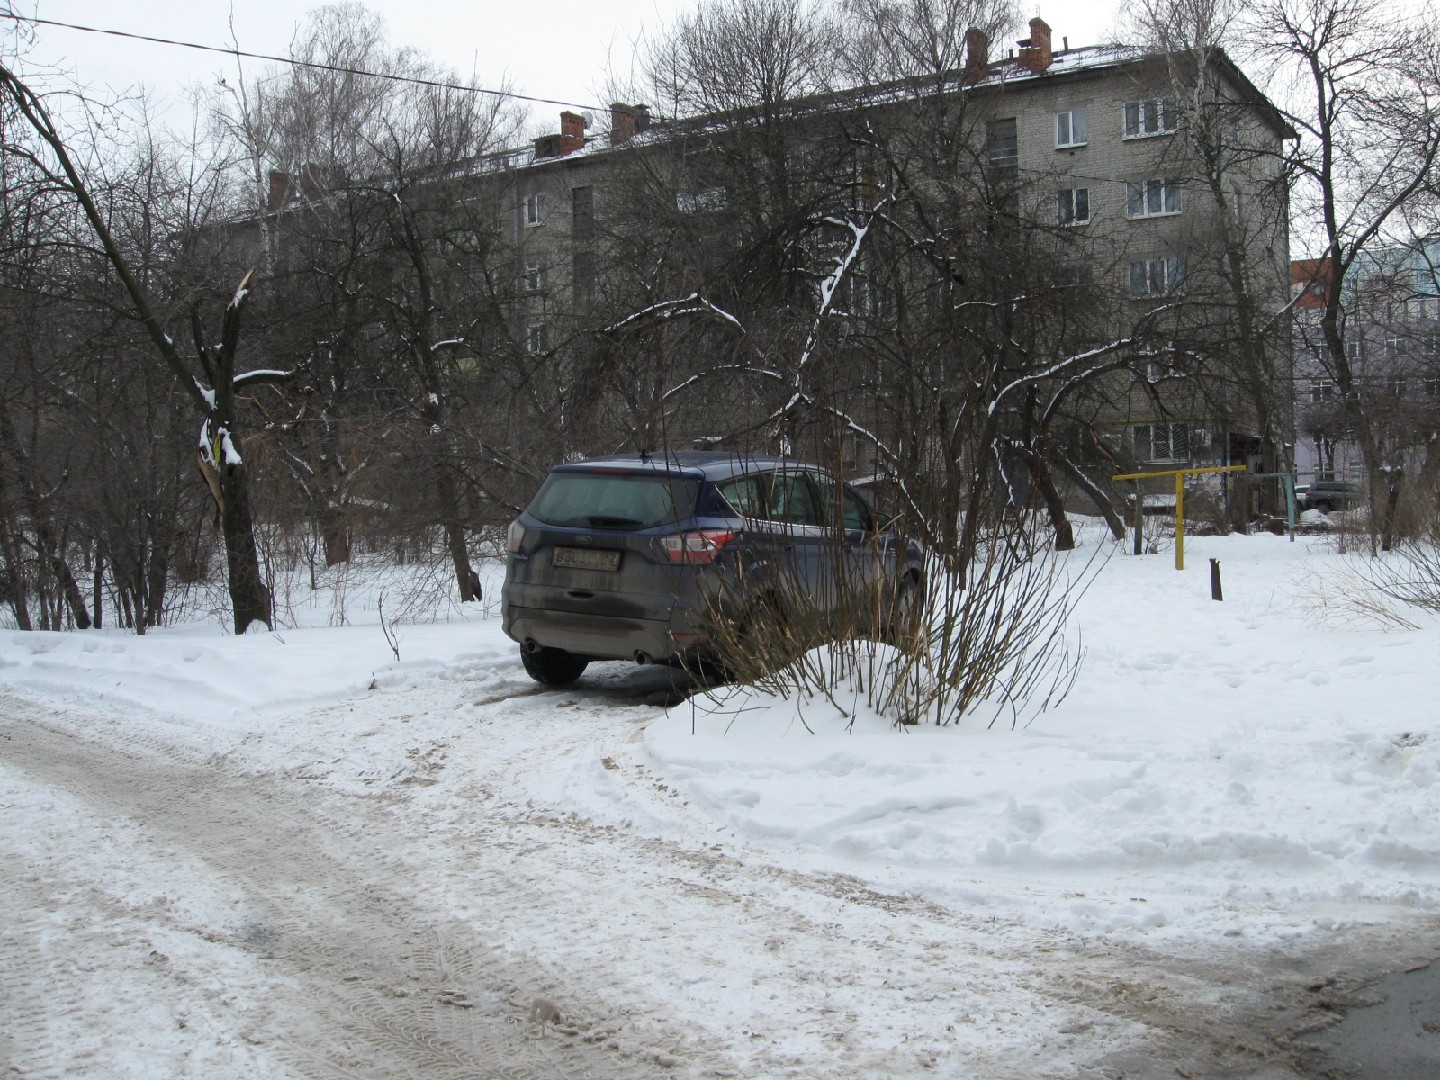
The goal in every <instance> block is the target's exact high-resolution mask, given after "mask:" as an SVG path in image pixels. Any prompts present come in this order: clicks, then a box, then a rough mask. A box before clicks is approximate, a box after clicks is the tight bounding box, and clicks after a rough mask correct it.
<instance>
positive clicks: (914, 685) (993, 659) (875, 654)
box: [707, 522, 1102, 725]
mask: <svg viewBox="0 0 1440 1080" xmlns="http://www.w3.org/2000/svg"><path fill="white" fill-rule="evenodd" d="M1047 540H1048V534H1047V532H1046V530H1044V529H1043V528H1032V527H1031V526H1030V524H1029V523H1026V522H1007V523H1006V525H1005V527H1004V528H1003V529H1001V530H999V531H996V532H995V533H993V534H992V535H991V536H989V537H988V538H987V539H986V540H985V542H984V543H983V544H982V545H981V546H980V548H979V550H978V553H977V557H976V559H974V560H973V561H972V562H971V564H970V565H969V566H968V567H967V568H965V569H964V570H961V569H960V568H958V567H956V566H955V565H954V564H952V563H949V562H947V561H946V560H944V559H940V558H933V557H932V558H930V559H929V560H928V561H927V564H926V569H925V574H924V576H923V580H915V581H912V582H910V584H909V585H908V586H906V587H903V588H901V589H894V588H887V587H877V586H875V585H874V584H872V583H869V582H865V581H863V580H861V579H860V575H859V574H858V573H856V572H854V568H853V567H850V568H849V570H850V572H848V573H847V572H845V570H846V569H847V568H845V567H836V568H833V569H834V570H835V571H836V572H835V573H834V574H833V576H831V577H828V578H826V580H825V581H824V582H823V583H822V587H821V588H819V589H816V588H807V587H802V583H799V582H795V581H774V582H773V583H772V584H773V586H774V587H773V588H771V589H767V590H766V591H765V592H764V593H762V594H761V597H762V598H761V599H760V600H758V601H757V600H755V599H753V598H752V599H750V600H748V601H747V603H746V605H745V606H743V607H741V606H739V605H738V603H737V601H736V594H735V592H733V591H731V592H722V594H721V595H719V596H717V598H716V602H715V603H714V604H713V606H712V610H711V612H710V613H708V614H707V618H708V620H709V625H710V634H711V637H712V639H713V640H714V641H715V642H716V657H715V658H714V659H715V662H717V663H718V664H719V665H720V666H721V667H722V668H723V669H724V671H725V672H726V674H727V675H729V676H730V677H731V678H733V679H734V680H735V681H737V682H739V683H742V684H745V685H749V686H751V687H754V688H755V689H758V690H760V691H762V692H763V693H766V694H769V695H772V696H775V697H780V698H784V699H790V698H804V697H818V698H822V699H827V700H829V701H830V702H831V704H833V705H835V707H836V708H837V709H840V710H841V711H842V712H843V711H848V710H847V709H846V703H844V702H840V701H837V700H836V692H837V688H838V687H839V686H840V685H841V684H845V685H848V686H851V687H853V688H855V689H856V690H858V692H859V693H860V694H861V695H863V698H864V703H865V704H866V705H868V706H869V707H870V708H871V709H874V710H875V711H877V712H879V713H880V714H881V715H884V716H887V717H890V718H892V719H893V720H894V721H895V722H896V723H897V724H918V723H933V724H941V725H943V724H952V723H957V722H959V721H960V720H961V719H962V718H964V717H967V716H970V715H972V714H975V713H983V712H987V711H988V712H989V714H990V718H989V722H990V723H991V724H993V723H994V722H995V721H996V720H997V719H998V718H1000V717H1001V716H1003V715H1007V714H1008V716H1009V718H1010V722H1011V724H1012V725H1013V724H1015V723H1016V722H1017V721H1018V720H1019V719H1020V718H1021V717H1022V716H1024V715H1026V714H1027V713H1028V714H1035V713H1039V712H1042V711H1044V710H1045V709H1046V708H1048V707H1049V706H1050V705H1052V704H1056V703H1058V702H1059V701H1060V700H1061V699H1063V697H1064V696H1065V694H1066V693H1068V691H1069V689H1070V687H1071V686H1072V685H1073V683H1074V680H1075V676H1076V675H1077V674H1078V671H1079V665H1080V660H1081V657H1082V651H1083V650H1081V649H1080V648H1079V645H1078V641H1075V642H1072V640H1071V638H1070V637H1069V635H1068V634H1067V624H1068V620H1069V616H1070V614H1071V612H1072V611H1073V610H1074V607H1075V605H1076V603H1077V602H1078V601H1079V599H1080V597H1081V596H1082V595H1083V593H1084V590H1085V587H1086V586H1087V585H1088V583H1089V581H1090V580H1091V579H1092V578H1093V576H1094V573H1095V570H1096V569H1097V565H1096V563H1095V557H1094V556H1092V557H1091V559H1090V560H1088V561H1085V562H1081V561H1080V560H1079V559H1076V558H1075V557H1073V556H1068V557H1063V558H1062V557H1061V556H1058V555H1057V554H1056V553H1055V552H1054V551H1053V550H1051V549H1050V547H1049V545H1048V542H1047ZM1100 550H1102V549H1100V548H1097V549H1096V552H1097V553H1098V551H1100ZM832 590H833V591H832ZM825 598H828V599H829V600H835V599H838V600H839V601H840V602H839V603H838V604H834V605H832V604H831V603H829V602H828V601H827V599H825Z"/></svg>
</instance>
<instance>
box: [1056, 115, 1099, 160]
mask: <svg viewBox="0 0 1440 1080" xmlns="http://www.w3.org/2000/svg"><path fill="white" fill-rule="evenodd" d="M1089 141H1090V129H1089V126H1088V124H1087V122H1086V119H1085V109H1084V107H1083V106H1082V107H1080V108H1078V109H1066V110H1064V111H1063V112H1057V113H1056V114H1055V149H1057V150H1069V149H1072V148H1074V147H1076V146H1084V145H1086V144H1087V143H1088V142H1089Z"/></svg>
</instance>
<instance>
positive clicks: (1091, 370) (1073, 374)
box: [988, 337, 1135, 416]
mask: <svg viewBox="0 0 1440 1080" xmlns="http://www.w3.org/2000/svg"><path fill="white" fill-rule="evenodd" d="M1133 344H1135V339H1134V338H1128V337H1127V338H1118V339H1117V340H1115V341H1112V342H1110V343H1109V344H1106V345H1097V346H1096V347H1095V348H1093V349H1086V350H1085V351H1084V352H1081V353H1076V354H1075V355H1074V356H1067V357H1065V358H1064V359H1063V360H1057V361H1056V362H1055V363H1053V364H1051V365H1050V366H1049V367H1045V368H1041V369H1040V370H1039V371H1031V372H1028V373H1027V374H1024V375H1021V376H1019V377H1018V378H1016V379H1014V380H1012V381H1011V382H1010V383H1008V384H1007V385H1005V386H1002V387H1001V388H1000V390H999V392H998V393H996V395H995V398H994V400H993V401H991V402H990V406H989V409H988V414H989V415H990V416H994V415H995V412H996V410H997V409H999V408H1000V403H1001V402H1002V401H1004V399H1005V398H1006V397H1007V396H1009V395H1010V393H1011V392H1012V391H1014V390H1018V389H1022V388H1024V387H1026V386H1029V385H1030V384H1031V383H1037V382H1040V381H1041V380H1043V379H1048V378H1051V377H1052V376H1055V375H1068V376H1069V380H1068V381H1069V382H1072V383H1073V382H1076V381H1083V380H1084V379H1086V378H1088V377H1089V376H1091V375H1098V374H1101V373H1102V372H1104V371H1105V370H1107V368H1108V367H1109V365H1105V364H1098V365H1094V366H1089V365H1092V364H1094V362H1095V361H1096V360H1099V359H1101V358H1103V357H1106V356H1110V355H1112V354H1113V353H1116V352H1118V351H1120V350H1121V349H1125V348H1128V347H1129V346H1131V345H1133ZM1077 369H1078V370H1077Z"/></svg>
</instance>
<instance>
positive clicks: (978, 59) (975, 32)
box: [960, 26, 990, 86]
mask: <svg viewBox="0 0 1440 1080" xmlns="http://www.w3.org/2000/svg"><path fill="white" fill-rule="evenodd" d="M989 70H990V38H989V36H988V35H987V34H986V33H985V31H984V30H981V29H979V28H978V27H974V26H972V27H971V28H970V29H969V30H966V31H965V70H964V71H963V72H961V76H960V77H961V79H962V80H963V81H964V83H965V85H966V86H974V85H975V84H976V83H978V82H979V81H980V80H981V79H983V78H985V75H986V73H987V72H988V71H989Z"/></svg>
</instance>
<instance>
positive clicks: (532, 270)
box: [525, 262, 545, 292]
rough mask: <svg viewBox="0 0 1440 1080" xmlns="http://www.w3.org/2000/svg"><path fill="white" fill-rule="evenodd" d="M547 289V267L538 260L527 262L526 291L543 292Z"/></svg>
mask: <svg viewBox="0 0 1440 1080" xmlns="http://www.w3.org/2000/svg"><path fill="white" fill-rule="evenodd" d="M544 289H545V267H544V266H542V265H541V264H540V263H538V262H526V264H525V291H526V292H542V291H544Z"/></svg>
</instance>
